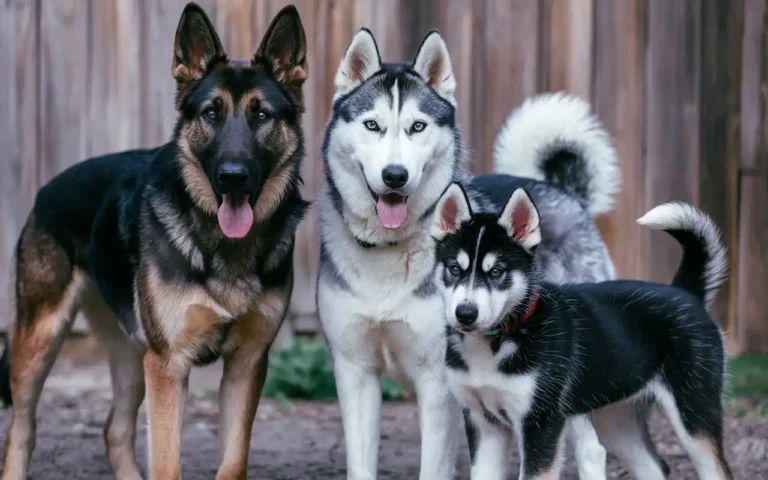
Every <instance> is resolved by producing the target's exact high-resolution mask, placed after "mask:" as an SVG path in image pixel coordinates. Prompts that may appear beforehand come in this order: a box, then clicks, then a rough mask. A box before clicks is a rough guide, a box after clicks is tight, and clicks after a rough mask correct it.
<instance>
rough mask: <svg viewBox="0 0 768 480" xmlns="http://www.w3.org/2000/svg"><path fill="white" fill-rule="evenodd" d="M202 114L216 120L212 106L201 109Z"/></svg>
mask: <svg viewBox="0 0 768 480" xmlns="http://www.w3.org/2000/svg"><path fill="white" fill-rule="evenodd" d="M203 116H204V117H205V118H207V119H208V120H211V121H213V120H216V109H215V108H213V107H208V108H206V109H205V110H203Z"/></svg>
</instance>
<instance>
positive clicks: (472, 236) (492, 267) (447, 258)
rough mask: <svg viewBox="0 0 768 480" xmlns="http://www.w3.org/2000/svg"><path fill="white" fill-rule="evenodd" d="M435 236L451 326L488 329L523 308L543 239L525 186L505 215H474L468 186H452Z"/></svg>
mask: <svg viewBox="0 0 768 480" xmlns="http://www.w3.org/2000/svg"><path fill="white" fill-rule="evenodd" d="M432 235H433V237H435V239H437V240H438V243H437V262H438V278H439V280H438V281H439V282H440V283H441V284H442V285H441V287H442V288H441V290H442V293H443V298H444V300H445V308H446V315H447V318H448V323H449V325H450V326H451V327H453V328H456V329H459V330H462V331H465V332H469V331H475V330H489V329H492V328H494V327H495V326H497V325H498V324H499V323H500V322H501V321H502V320H503V317H504V316H505V315H506V314H507V313H510V312H514V311H516V310H517V309H519V308H523V307H524V306H523V305H521V303H522V301H523V300H524V299H525V298H526V297H527V294H528V290H529V288H530V286H531V285H530V283H531V282H529V280H528V279H529V278H530V275H532V274H533V273H534V268H533V267H534V263H533V262H534V257H533V252H534V250H535V248H536V246H537V245H538V244H539V242H540V239H541V234H540V231H539V216H538V212H537V211H536V208H535V206H534V205H533V202H532V201H531V199H530V197H529V196H528V194H527V193H526V192H525V190H523V189H518V190H515V192H514V193H513V194H512V196H511V197H510V199H509V201H508V202H507V205H506V206H505V208H504V210H503V212H502V213H501V215H493V214H477V215H475V216H474V217H473V216H472V211H471V208H470V206H469V202H468V199H467V197H466V195H465V193H464V190H463V189H462V188H461V186H460V185H459V184H453V185H451V186H450V187H449V188H448V190H446V192H445V194H444V195H443V196H442V197H441V198H440V201H439V202H438V204H437V214H436V216H435V223H434V226H433V229H432Z"/></svg>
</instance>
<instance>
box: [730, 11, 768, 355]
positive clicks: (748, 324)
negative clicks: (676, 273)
mask: <svg viewBox="0 0 768 480" xmlns="http://www.w3.org/2000/svg"><path fill="white" fill-rule="evenodd" d="M759 3H760V4H761V5H758V4H757V2H756V1H747V4H746V15H745V33H746V37H745V39H744V84H743V86H744V91H743V97H742V99H743V103H744V105H745V106H746V105H756V106H757V108H756V109H755V110H756V111H757V118H754V117H752V118H749V117H748V118H747V120H745V127H746V122H749V125H750V128H749V132H748V133H747V135H745V136H744V137H742V138H747V139H750V141H748V142H746V145H747V148H745V149H744V150H743V152H742V165H743V168H742V175H741V182H740V186H741V192H740V215H739V252H738V253H739V261H738V291H737V292H736V293H735V296H736V297H737V300H736V302H737V303H738V308H737V314H736V317H735V319H732V321H731V324H730V328H729V332H728V333H729V346H730V350H731V352H732V353H733V354H736V355H738V354H741V353H745V352H763V353H768V296H766V295H765V290H766V285H768V215H766V213H765V206H766V205H768V5H767V4H768V2H766V1H765V0H761V1H760V2H759ZM755 67H756V68H755ZM754 70H757V75H756V76H753V75H752V74H751V73H749V74H748V72H754ZM755 77H756V78H755ZM745 112H749V113H748V115H751V114H752V113H753V112H754V110H744V111H743V112H742V113H745ZM749 135H753V136H752V137H750V136H749ZM751 139H754V143H752V141H751Z"/></svg>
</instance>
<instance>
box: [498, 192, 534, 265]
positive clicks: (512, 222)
mask: <svg viewBox="0 0 768 480" xmlns="http://www.w3.org/2000/svg"><path fill="white" fill-rule="evenodd" d="M499 225H501V226H502V227H504V229H505V230H506V231H507V235H509V236H510V237H512V238H514V239H515V240H516V241H517V242H518V243H520V244H521V245H522V246H523V247H524V248H525V249H527V250H533V249H535V248H536V247H537V246H538V245H539V243H541V228H540V226H541V221H540V219H539V211H538V210H537V209H536V205H535V204H534V203H533V199H531V197H530V195H528V192H526V191H525V189H523V188H518V189H517V190H515V191H514V192H512V196H511V197H509V201H507V205H506V206H505V207H504V211H503V212H501V216H500V217H499Z"/></svg>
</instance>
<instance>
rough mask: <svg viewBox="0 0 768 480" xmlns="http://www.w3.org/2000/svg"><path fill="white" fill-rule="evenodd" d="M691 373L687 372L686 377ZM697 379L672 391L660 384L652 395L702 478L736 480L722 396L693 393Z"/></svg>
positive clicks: (688, 380) (702, 392)
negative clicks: (725, 448) (728, 455)
mask: <svg viewBox="0 0 768 480" xmlns="http://www.w3.org/2000/svg"><path fill="white" fill-rule="evenodd" d="M694 368H696V367H694ZM691 373H692V372H688V371H686V372H685V375H690V374H691ZM699 373H702V372H699ZM705 373H706V372H705ZM694 376H695V375H691V376H690V377H689V378H688V379H687V380H686V381H685V382H675V383H674V385H673V386H672V387H667V386H666V385H664V384H662V382H658V383H657V384H655V385H654V386H653V387H652V391H653V393H654V395H655V396H656V399H657V400H658V401H659V403H660V404H661V405H662V407H664V411H665V412H666V413H667V416H668V417H669V421H670V423H671V424H672V428H673V429H674V431H675V434H676V435H677V438H678V439H680V444H681V445H682V446H683V448H684V449H685V451H686V452H687V453H688V455H689V456H690V457H691V461H692V462H693V466H694V467H695V468H696V472H697V473H698V474H699V478H701V479H702V480H733V474H732V473H731V469H730V467H729V466H728V462H727V461H726V460H725V454H724V452H723V419H722V417H723V411H722V405H721V403H720V401H721V400H720V398H721V397H720V392H719V391H718V392H715V391H692V390H690V389H689V386H691V385H694V382H696V381H698V379H696V380H694ZM698 378H704V377H703V376H700V377H698ZM675 387H677V388H675Z"/></svg>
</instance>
